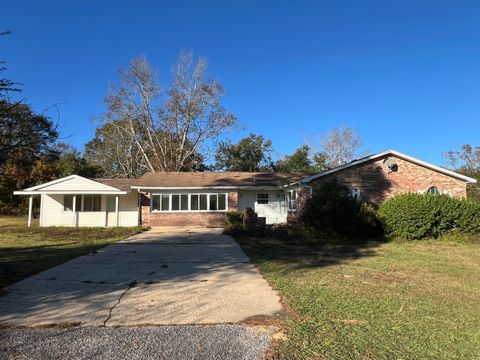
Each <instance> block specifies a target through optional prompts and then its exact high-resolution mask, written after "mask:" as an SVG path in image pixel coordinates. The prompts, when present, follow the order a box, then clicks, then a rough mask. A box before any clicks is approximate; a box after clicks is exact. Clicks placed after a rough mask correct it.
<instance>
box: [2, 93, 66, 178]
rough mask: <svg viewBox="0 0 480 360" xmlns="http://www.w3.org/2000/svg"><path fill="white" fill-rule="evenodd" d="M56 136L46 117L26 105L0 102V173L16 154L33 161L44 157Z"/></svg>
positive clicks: (55, 127) (49, 120)
mask: <svg viewBox="0 0 480 360" xmlns="http://www.w3.org/2000/svg"><path fill="white" fill-rule="evenodd" d="M58 135H59V134H58V130H57V126H56V125H55V124H54V123H53V122H52V120H51V119H50V118H48V117H46V116H45V115H41V114H35V113H34V112H33V111H32V109H31V108H30V106H28V105H25V104H15V106H13V104H11V103H9V102H7V101H5V100H0V173H1V172H2V171H3V169H4V168H5V165H6V163H7V161H9V160H10V159H11V158H12V156H13V155H14V154H16V153H22V156H23V157H25V158H27V159H34V160H37V159H39V158H40V157H41V156H42V155H46V154H47V153H48V152H49V151H50V147H51V145H52V144H53V143H54V142H55V140H56V139H57V137H58Z"/></svg>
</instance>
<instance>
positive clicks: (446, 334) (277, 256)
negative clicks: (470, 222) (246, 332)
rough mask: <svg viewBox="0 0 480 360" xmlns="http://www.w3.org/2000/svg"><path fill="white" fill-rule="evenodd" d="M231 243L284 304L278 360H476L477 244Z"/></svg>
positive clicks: (479, 334)
mask: <svg viewBox="0 0 480 360" xmlns="http://www.w3.org/2000/svg"><path fill="white" fill-rule="evenodd" d="M238 241H239V242H240V243H241V244H242V247H243V248H244V250H245V251H246V252H247V253H248V255H249V256H250V257H251V258H252V260H253V261H254V262H255V263H256V264H257V265H258V266H259V268H260V270H261V271H262V273H263V274H264V276H265V277H266V279H267V280H268V281H270V282H271V284H272V285H273V286H274V287H275V288H277V289H278V291H279V292H280V294H281V296H282V298H283V300H284V302H285V303H286V306H287V309H288V313H289V314H288V316H287V320H285V322H284V332H285V333H286V335H287V337H288V340H286V341H283V342H281V343H279V344H277V345H276V347H275V348H274V350H275V351H276V352H277V353H279V354H282V355H283V357H281V358H286V359H288V358H308V359H310V358H311V359H316V358H320V359H323V358H325V359H479V358H480V238H476V239H472V238H462V239H458V238H455V239H454V238H450V239H441V240H426V241H415V242H401V241H393V242H389V243H378V242H377V243H376V242H371V243H366V244H363V245H357V246H348V245H328V244H326V245H317V246H302V245H298V244H297V245H295V244H293V243H291V242H290V243H289V242H286V241H279V240H272V239H254V238H243V239H242V238H240V239H238Z"/></svg>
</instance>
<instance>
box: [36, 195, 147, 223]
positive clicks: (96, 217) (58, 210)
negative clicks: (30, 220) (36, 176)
mask: <svg viewBox="0 0 480 360" xmlns="http://www.w3.org/2000/svg"><path fill="white" fill-rule="evenodd" d="M40 209H41V214H40V217H41V226H73V212H72V211H64V210H63V195H43V197H42V202H41V207H40ZM106 209H107V195H102V211H93V212H77V219H78V221H77V224H78V226H107V225H109V226H115V225H116V221H115V212H113V213H111V214H110V213H108V214H107V211H106ZM107 216H108V218H107ZM119 225H120V226H136V225H138V208H137V193H136V192H133V191H132V192H130V193H129V194H127V195H119Z"/></svg>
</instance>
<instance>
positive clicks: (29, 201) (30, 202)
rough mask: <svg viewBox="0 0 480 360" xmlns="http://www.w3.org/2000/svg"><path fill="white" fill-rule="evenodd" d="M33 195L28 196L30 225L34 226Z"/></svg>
mask: <svg viewBox="0 0 480 360" xmlns="http://www.w3.org/2000/svg"><path fill="white" fill-rule="evenodd" d="M32 208H33V195H30V197H29V198H28V227H30V226H32Z"/></svg>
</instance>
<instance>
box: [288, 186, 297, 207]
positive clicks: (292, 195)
mask: <svg viewBox="0 0 480 360" xmlns="http://www.w3.org/2000/svg"><path fill="white" fill-rule="evenodd" d="M287 198H288V210H292V211H293V210H297V190H290V191H289V192H288V194H287Z"/></svg>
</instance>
